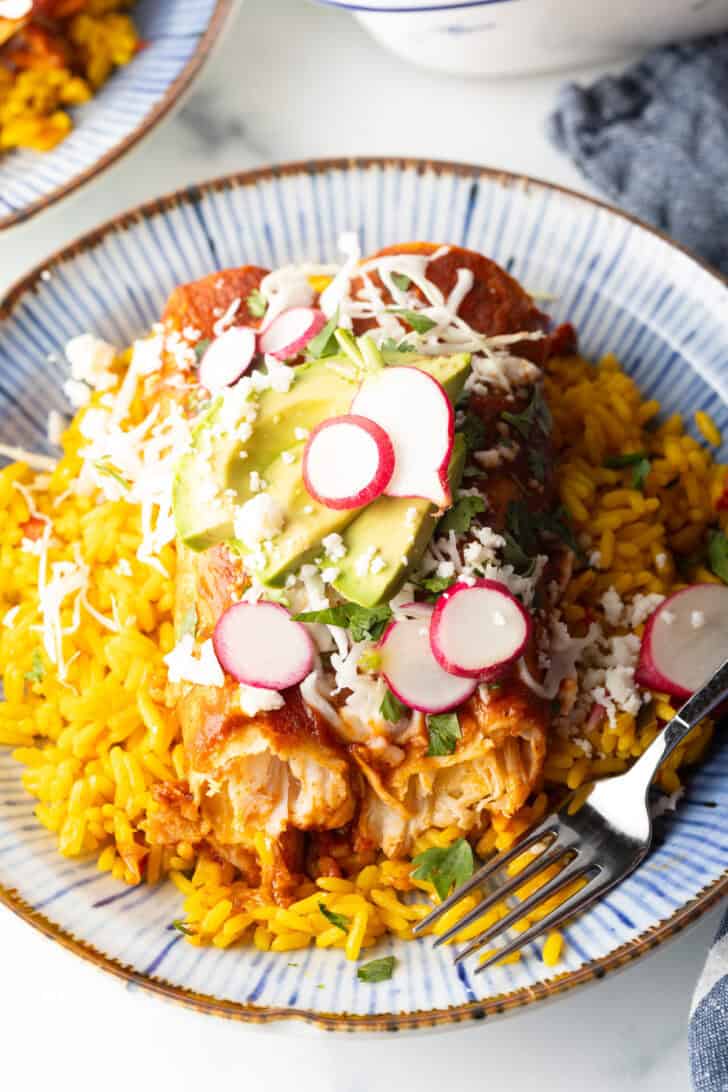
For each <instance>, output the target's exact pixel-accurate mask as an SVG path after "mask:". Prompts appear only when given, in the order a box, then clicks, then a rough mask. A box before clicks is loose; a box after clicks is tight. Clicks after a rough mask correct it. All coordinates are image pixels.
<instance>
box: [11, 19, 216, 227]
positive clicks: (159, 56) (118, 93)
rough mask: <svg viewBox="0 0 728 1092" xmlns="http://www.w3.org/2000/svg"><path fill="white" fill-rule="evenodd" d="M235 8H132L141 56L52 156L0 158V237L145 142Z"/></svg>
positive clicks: (85, 111)
mask: <svg viewBox="0 0 728 1092" xmlns="http://www.w3.org/2000/svg"><path fill="white" fill-rule="evenodd" d="M232 3H233V0H164V2H163V3H162V2H160V0H138V3H137V4H136V5H135V7H134V13H133V15H134V22H135V24H136V26H137V28H138V31H139V36H140V38H141V39H142V40H143V41H144V42H145V43H146V44H145V48H144V49H142V50H141V51H140V52H139V54H138V55H137V56H136V57H135V58H134V59H133V61H131V63H130V64H128V65H126V66H125V67H124V68H120V69H119V70H118V71H117V72H115V73H114V75H113V76H112V77H111V79H110V80H109V82H108V83H107V84H105V86H104V87H102V89H101V90H100V91H99V93H98V94H97V95H95V96H94V97H93V98H92V99H91V101H90V102H88V103H86V104H85V105H84V106H81V107H79V108H77V109H74V110H73V120H74V129H73V131H72V132H71V134H70V136H68V137H67V139H66V140H64V141H63V142H62V143H61V144H59V145H58V147H57V148H54V149H53V150H52V151H50V152H44V153H42V154H39V153H38V152H30V151H12V152H4V153H0V231H1V230H2V229H3V228H8V227H12V226H13V225H14V224H18V223H20V222H21V220H27V219H28V217H30V216H33V215H34V214H35V213H36V212H40V211H41V210H42V209H45V208H47V207H48V205H51V204H53V202H54V201H58V200H59V198H61V197H65V196H66V195H67V194H69V193H71V192H72V191H73V190H75V189H76V188H77V187H78V186H80V185H82V184H83V183H84V182H87V181H88V180H89V179H90V178H93V177H94V176H95V175H96V174H98V173H99V171H102V170H104V168H105V167H108V166H110V165H111V164H112V163H113V162H115V160H117V159H118V158H119V156H121V155H123V154H124V152H125V151H127V149H128V148H131V147H132V145H133V144H135V143H136V142H137V140H140V139H141V137H143V136H145V135H146V133H148V132H149V130H150V129H151V128H152V127H153V126H154V125H156V123H157V122H158V121H159V120H160V119H161V118H163V117H164V115H165V114H166V113H167V111H168V110H170V109H171V107H172V106H173V105H174V104H175V103H176V102H177V100H178V99H179V97H180V95H181V94H182V93H183V92H184V91H185V90H186V89H187V87H189V85H190V83H191V82H192V80H193V78H194V77H195V75H196V73H197V72H198V70H199V68H200V66H201V65H202V63H203V61H204V60H205V58H206V57H207V56H208V54H209V52H210V50H211V48H212V46H213V44H214V42H215V40H216V38H217V37H218V35H219V34H220V31H221V30H222V28H223V26H224V23H225V20H226V18H227V16H228V15H229V13H230V11H231V10H232Z"/></svg>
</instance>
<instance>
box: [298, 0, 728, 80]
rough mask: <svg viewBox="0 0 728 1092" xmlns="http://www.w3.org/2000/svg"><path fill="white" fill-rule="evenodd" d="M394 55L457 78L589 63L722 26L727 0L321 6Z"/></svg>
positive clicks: (342, 2)
mask: <svg viewBox="0 0 728 1092" xmlns="http://www.w3.org/2000/svg"><path fill="white" fill-rule="evenodd" d="M319 3H323V4H326V5H327V6H329V7H338V8H346V9H347V10H349V11H351V12H353V13H354V14H355V15H356V18H357V19H358V20H359V22H360V23H362V24H363V26H365V27H366V28H367V30H368V31H369V32H370V33H371V34H372V35H373V36H374V37H375V38H376V39H377V41H379V42H381V43H382V45H384V46H386V47H387V49H390V50H391V51H392V52H393V53H396V54H397V55H398V56H400V57H402V58H403V59H404V60H406V61H411V62H412V63H413V64H417V65H420V66H421V67H423V68H431V69H436V70H438V71H441V72H451V73H453V74H455V75H461V76H498V75H517V74H520V73H525V72H538V71H542V72H543V71H548V70H550V69H558V68H565V67H568V66H573V65H579V64H588V63H590V62H593V61H598V60H604V59H607V58H610V57H619V56H623V55H625V54H628V53H630V52H633V51H635V50H642V49H645V48H648V47H649V46H654V45H659V44H661V43H664V42H670V41H677V40H680V39H683V38H689V37H698V36H700V35H702V34H711V33H713V32H715V31H717V30H721V29H725V28H728V4H726V3H725V0H702V2H699V3H695V2H693V3H691V2H689V0H647V2H645V0H643V2H642V3H639V2H637V3H635V0H319Z"/></svg>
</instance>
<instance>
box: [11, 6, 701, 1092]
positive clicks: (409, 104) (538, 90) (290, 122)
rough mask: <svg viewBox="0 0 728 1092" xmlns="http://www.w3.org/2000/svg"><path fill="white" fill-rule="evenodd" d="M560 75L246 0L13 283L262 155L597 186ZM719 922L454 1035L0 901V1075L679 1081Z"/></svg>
mask: <svg viewBox="0 0 728 1092" xmlns="http://www.w3.org/2000/svg"><path fill="white" fill-rule="evenodd" d="M593 74H594V70H592V71H589V72H585V73H583V74H581V73H579V74H576V75H578V76H581V75H583V76H584V78H588V77H589V76H592V75H593ZM563 78H564V76H563V75H561V76H540V77H533V78H530V79H523V80H517V81H510V82H509V81H503V80H501V81H500V82H498V83H485V82H465V81H458V80H452V79H446V78H442V77H435V76H430V75H428V74H427V73H423V72H419V71H416V70H413V69H409V68H404V67H402V66H401V65H400V64H399V63H398V62H397V61H395V60H394V59H393V58H392V57H390V56H389V55H388V54H386V53H384V52H382V51H380V49H379V48H378V47H377V46H375V45H374V43H373V42H371V41H370V40H369V39H368V38H367V37H366V35H365V33H364V31H363V30H361V29H360V28H359V27H358V26H357V24H355V23H354V21H353V20H352V19H351V18H350V17H349V16H347V15H345V14H342V13H338V12H333V11H325V10H322V9H319V8H315V7H312V6H310V5H309V4H307V3H305V2H304V0H246V2H245V3H243V4H242V5H241V11H240V16H239V20H238V22H237V24H236V26H235V27H234V28H233V29H232V30H231V32H230V33H229V35H228V37H227V38H226V40H225V42H224V43H223V44H222V46H221V48H220V50H219V52H218V54H217V56H216V57H215V58H214V60H213V61H212V63H211V65H210V66H209V67H208V69H207V70H206V72H205V73H204V75H203V77H202V78H201V80H200V81H199V83H198V84H197V86H196V89H195V91H194V93H193V94H192V96H191V97H190V98H189V99H188V101H187V103H186V105H185V107H184V109H183V110H182V111H181V112H180V113H178V114H177V116H176V117H175V118H174V119H173V120H172V121H171V122H168V123H167V124H166V125H163V126H162V128H161V129H159V130H157V131H156V132H155V133H154V134H153V135H152V136H151V137H150V138H148V140H147V141H146V142H145V143H144V144H143V145H142V146H141V147H140V148H138V149H136V150H135V151H134V152H133V153H132V154H130V155H129V156H128V157H127V158H126V159H125V160H124V161H123V162H122V163H121V164H119V165H118V166H117V167H115V168H114V169H112V170H111V171H109V172H108V173H107V174H106V175H104V176H103V177H102V178H101V179H100V180H97V181H96V182H95V183H93V184H92V185H90V186H88V187H86V188H85V189H84V190H82V191H81V193H79V194H77V195H76V196H75V197H73V198H71V199H69V200H68V201H66V202H64V203H63V204H62V205H60V206H57V207H55V208H54V209H52V210H51V211H50V212H48V213H46V214H45V215H42V216H40V217H38V218H37V219H35V220H34V221H32V222H31V223H29V224H27V225H24V226H21V227H19V228H16V229H15V230H14V231H12V232H9V233H5V234H3V235H2V236H0V292H2V291H3V290H4V289H5V288H6V287H7V286H8V285H9V284H10V283H11V282H12V281H13V280H15V278H16V277H18V276H20V275H21V274H22V273H23V272H24V271H25V270H27V269H28V268H30V267H31V266H32V265H34V264H35V263H36V262H40V261H42V260H43V258H44V257H45V256H46V255H47V254H48V253H49V252H50V251H52V250H53V249H55V248H56V247H59V246H62V245H63V244H64V243H66V242H68V241H69V240H71V239H72V238H73V237H74V236H76V235H77V234H79V233H80V232H83V231H85V230H87V229H89V228H91V227H93V226H95V225H96V224H97V223H99V222H100V221H102V220H104V219H105V218H107V217H109V216H112V215H114V214H115V213H117V212H120V211H122V210H123V209H125V208H127V207H129V206H130V205H132V204H134V203H137V202H139V201H143V200H146V199H148V198H152V197H155V196H157V195H159V194H161V193H164V192H166V191H168V190H171V189H174V188H176V187H178V186H181V185H183V184H185V183H187V182H192V181H197V180H201V179H204V178H208V177H211V176H213V175H215V174H221V173H224V172H226V171H233V170H242V169H244V168H246V167H252V166H256V165H258V164H261V163H266V162H272V161H281V160H287V159H298V158H307V157H312V156H336V155H353V154H357V153H359V154H376V155H421V156H429V157H438V158H442V159H448V158H449V159H459V160H468V161H473V162H479V163H483V164H490V165H494V166H500V167H505V168H510V169H512V170H517V171H524V172H527V173H530V174H535V175H540V176H542V177H545V178H549V179H552V180H555V181H557V182H560V183H562V184H565V185H569V186H574V187H577V188H585V187H584V184H583V182H582V181H581V180H580V178H579V176H578V175H577V173H576V171H575V170H574V169H573V168H572V167H571V166H570V165H569V164H568V163H566V162H565V161H564V160H563V159H562V158H561V157H560V156H558V155H557V154H556V153H555V152H554V151H553V150H552V149H551V148H550V147H549V146H548V144H547V142H546V141H545V139H544V137H543V119H544V116H545V114H546V112H547V111H548V109H549V106H550V104H551V103H552V102H553V100H554V95H555V92H556V89H557V87H558V85H559V83H560V82H561V80H562V79H563ZM243 257H244V256H243V255H241V258H243ZM717 920H718V915H717V912H715V911H714V912H713V913H711V914H709V915H707V916H706V917H705V918H704V919H703V920H702V921H701V922H700V923H699V924H698V925H697V926H696V927H695V928H694V929H693V930H691V931H690V932H689V933H687V934H685V935H683V936H682V937H681V938H679V939H678V940H676V941H675V942H674V943H673V944H671V945H669V946H667V947H666V948H664V949H663V950H661V951H658V952H657V953H656V954H655V955H653V956H652V957H650V958H649V959H647V960H645V961H643V962H641V963H640V964H638V965H636V966H633V967H631V968H630V969H628V970H626V971H624V972H623V973H621V974H619V975H616V976H614V977H612V978H611V979H607V980H606V981H605V982H603V983H601V984H599V985H598V986H596V987H592V988H589V989H586V990H584V991H581V992H577V993H576V994H574V995H572V996H569V997H567V998H565V999H563V1000H560V1001H557V1002H556V1003H554V1004H552V1005H551V1006H546V1007H544V1008H539V1009H536V1010H535V1011H531V1010H529V1011H524V1012H522V1013H520V1014H518V1015H517V1016H515V1017H513V1018H510V1019H507V1020H501V1021H493V1022H492V1023H491V1024H490V1025H483V1024H477V1025H473V1026H467V1027H464V1028H462V1029H457V1030H455V1031H452V1032H448V1033H446V1034H445V1033H443V1034H439V1035H416V1036H396V1037H393V1038H380V1039H374V1040H372V1039H371V1038H368V1039H362V1038H358V1037H348V1036H347V1037H336V1036H331V1035H324V1034H321V1033H312V1032H310V1031H309V1032H308V1033H307V1032H306V1031H304V1030H303V1029H301V1028H296V1027H295V1026H288V1027H287V1028H286V1029H285V1030H284V1031H283V1032H281V1031H280V1030H278V1031H275V1030H267V1029H258V1028H246V1027H244V1026H242V1025H239V1024H235V1023H231V1022H226V1021H222V1020H216V1019H212V1018H208V1017H203V1016H198V1015H197V1014H195V1013H190V1012H187V1011H185V1010H184V1009H182V1008H180V1007H178V1006H172V1005H169V1004H164V1003H161V1002H159V1001H157V1000H155V999H153V998H150V997H148V996H147V995H145V994H144V993H143V992H140V991H139V990H133V991H132V990H129V989H127V988H125V987H124V986H122V985H120V984H119V983H118V982H117V981H115V980H114V979H112V978H110V977H108V976H105V975H102V974H101V973H100V972H98V971H96V970H95V969H93V968H91V967H89V966H87V965H85V964H83V963H81V962H80V961H77V960H76V959H75V958H74V957H72V956H70V955H69V954H68V953H66V952H65V951H63V950H62V949H60V948H58V947H57V946H54V945H52V944H50V943H48V942H46V941H44V940H43V938H42V937H41V936H40V935H39V934H37V933H34V932H33V931H32V930H31V929H29V928H28V927H27V926H26V925H24V924H23V923H22V922H20V921H19V920H18V919H16V918H14V917H13V916H12V915H11V914H10V913H9V912H8V911H5V910H0V982H1V983H2V988H0V1026H2V1027H3V1029H4V1033H3V1035H2V1038H1V1039H0V1042H1V1044H2V1048H1V1050H0V1072H2V1076H3V1081H2V1083H3V1086H4V1087H8V1088H14V1087H29V1088H30V1089H31V1092H34V1090H35V1089H40V1088H51V1087H53V1088H60V1089H62V1090H65V1089H70V1088H73V1089H74V1092H91V1090H92V1089H93V1090H94V1092H96V1090H97V1089H99V1088H103V1089H104V1090H105V1092H117V1090H119V1092H121V1090H123V1092H128V1089H129V1088H130V1087H135V1086H136V1087H138V1088H141V1089H142V1090H144V1092H146V1089H147V1088H152V1087H160V1086H162V1087H165V1088H168V1089H170V1090H174V1092H186V1090H187V1089H189V1090H193V1089H194V1090H195V1092H199V1090H200V1089H206V1088H207V1089H211V1088H215V1087H217V1086H223V1087H230V1086H231V1085H232V1086H236V1085H239V1086H240V1087H244V1088H246V1089H250V1090H251V1092H283V1090H284V1089H286V1090H288V1089H289V1088H291V1087H293V1088H296V1089H297V1090H300V1092H314V1090H315V1092H360V1090H362V1092H363V1090H366V1092H384V1090H385V1089H386V1090H387V1092H389V1090H391V1089H393V1088H399V1089H406V1090H409V1089H416V1088H447V1089H457V1092H469V1090H471V1089H476V1088H477V1089H482V1088H486V1087H488V1086H489V1085H492V1086H494V1087H497V1088H498V1089H507V1090H508V1092H527V1090H528V1092H532V1090H533V1089H534V1088H538V1089H545V1090H548V1092H551V1090H554V1092H583V1090H584V1089H585V1088H588V1089H589V1090H590V1092H633V1090H637V1089H639V1090H640V1092H685V1090H686V1089H687V1088H688V1086H689V1081H688V1064H687V1050H686V1020H687V1013H688V1008H689V1003H690V995H691V992H692V989H693V984H694V981H695V978H696V977H697V974H698V972H699V970H700V967H701V966H702V962H703V959H704V955H705V952H706V950H707V946H708V944H709V941H710V938H711V936H712V935H713V933H714V931H715V929H716V927H717ZM284 1036H285V1038H284Z"/></svg>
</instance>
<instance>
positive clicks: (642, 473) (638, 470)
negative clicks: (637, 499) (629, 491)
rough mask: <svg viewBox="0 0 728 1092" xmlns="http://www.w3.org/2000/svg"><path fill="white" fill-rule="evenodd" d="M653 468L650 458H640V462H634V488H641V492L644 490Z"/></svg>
mask: <svg viewBox="0 0 728 1092" xmlns="http://www.w3.org/2000/svg"><path fill="white" fill-rule="evenodd" d="M651 469H652V463H651V462H650V460H649V459H640V461H639V462H638V463H635V464H634V470H633V471H632V488H633V489H639V490H640V492H643V491H644V488H645V481H646V480H647V475H648V474H649V472H650V470H651Z"/></svg>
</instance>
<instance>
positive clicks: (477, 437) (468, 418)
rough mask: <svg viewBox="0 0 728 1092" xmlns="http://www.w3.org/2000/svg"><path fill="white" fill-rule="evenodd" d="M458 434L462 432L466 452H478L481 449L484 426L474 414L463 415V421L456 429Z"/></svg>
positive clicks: (483, 438) (483, 440)
mask: <svg viewBox="0 0 728 1092" xmlns="http://www.w3.org/2000/svg"><path fill="white" fill-rule="evenodd" d="M458 432H462V434H463V437H464V438H465V444H466V446H467V448H468V451H480V450H481V449H482V447H483V444H484V443H485V436H486V432H485V425H484V424H483V422H482V421H481V419H480V418H479V417H476V415H475V414H474V413H468V414H466V415H465V420H464V421H463V423H462V425H461V426H460V427H459V428H458Z"/></svg>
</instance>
